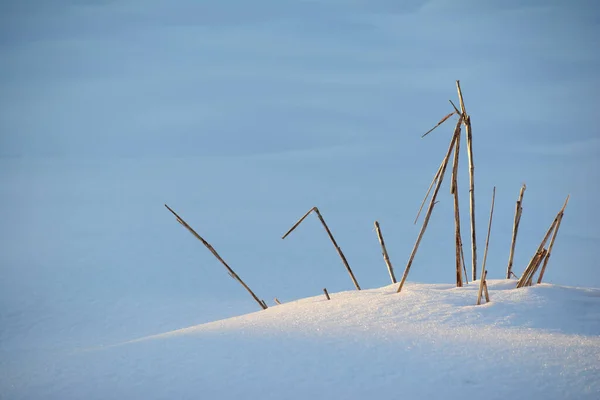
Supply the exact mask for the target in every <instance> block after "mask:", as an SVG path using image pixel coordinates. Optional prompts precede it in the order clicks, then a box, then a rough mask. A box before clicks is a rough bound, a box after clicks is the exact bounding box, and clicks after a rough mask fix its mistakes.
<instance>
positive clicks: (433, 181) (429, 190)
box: [414, 161, 444, 225]
mask: <svg viewBox="0 0 600 400" xmlns="http://www.w3.org/2000/svg"><path fill="white" fill-rule="evenodd" d="M443 163H444V162H443V161H442V164H443ZM442 164H440V166H439V167H438V170H437V172H436V173H435V176H434V177H433V180H432V181H431V183H430V184H429V189H427V193H425V197H424V198H423V201H422V202H421V207H419V212H418V213H417V217H416V218H415V222H414V224H415V225H416V223H417V221H418V220H419V216H420V215H421V211H423V206H424V205H425V202H426V201H427V198H428V197H429V193H430V192H431V188H432V187H433V185H435V183H436V182H437V180H438V178H439V177H440V171H441V170H442Z"/></svg>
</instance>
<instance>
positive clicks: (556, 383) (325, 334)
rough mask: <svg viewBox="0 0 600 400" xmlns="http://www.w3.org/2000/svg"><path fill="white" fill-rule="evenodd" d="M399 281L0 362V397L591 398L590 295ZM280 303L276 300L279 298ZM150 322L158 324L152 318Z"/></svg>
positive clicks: (595, 364)
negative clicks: (481, 296) (483, 296)
mask: <svg viewBox="0 0 600 400" xmlns="http://www.w3.org/2000/svg"><path fill="white" fill-rule="evenodd" d="M488 284H489V289H490V297H491V302H490V303H488V304H484V305H481V306H476V305H475V302H476V295H477V289H478V285H477V283H471V284H469V285H468V286H467V287H464V288H455V287H453V286H452V285H446V284H420V283H407V284H406V285H405V287H404V289H403V292H402V293H400V294H396V293H395V289H396V287H397V286H396V285H390V286H386V287H383V288H380V289H371V290H363V291H360V292H359V291H348V292H342V293H333V294H331V301H327V300H326V299H325V296H324V295H319V296H315V297H311V298H306V299H301V300H297V301H290V302H287V303H284V304H282V305H277V306H271V307H270V308H269V309H268V310H265V311H258V312H255V313H251V314H247V315H242V316H239V317H235V318H230V319H226V320H221V321H216V322H212V323H207V324H202V325H197V326H193V327H190V328H185V329H181V330H176V331H172V332H168V333H164V334H160V335H155V336H149V337H143V338H138V339H135V340H132V341H129V342H126V343H119V344H104V345H102V346H98V347H95V348H82V349H72V351H70V352H58V351H57V352H56V353H55V354H46V355H44V356H43V357H42V356H41V355H36V354H29V355H22V356H20V357H18V358H17V359H18V360H19V361H18V362H16V361H14V362H10V361H7V360H4V361H2V362H0V368H1V370H0V398H3V399H4V398H6V399H240V398H245V399H367V398H374V397H382V398H389V399H395V398H402V399H416V398H420V399H464V398H486V399H512V400H514V399H545V400H551V399H598V398H600V290H599V289H586V288H573V287H564V286H556V285H550V284H542V285H537V286H533V287H530V288H523V289H515V288H514V287H515V281H508V280H490V281H488ZM281 300H283V299H281ZM157 318H159V316H158V315H157Z"/></svg>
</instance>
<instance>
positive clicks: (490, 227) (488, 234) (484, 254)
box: [481, 186, 496, 271]
mask: <svg viewBox="0 0 600 400" xmlns="http://www.w3.org/2000/svg"><path fill="white" fill-rule="evenodd" d="M495 199H496V186H494V190H493V191H492V208H491V209H490V222H489V223H488V231H487V238H486V239H485V250H484V251H483V264H481V270H482V271H483V270H485V264H486V260H487V252H488V247H489V245H490V233H491V232H492V217H493V216H494V200H495Z"/></svg>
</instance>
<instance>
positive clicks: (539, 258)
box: [165, 81, 569, 309]
mask: <svg viewBox="0 0 600 400" xmlns="http://www.w3.org/2000/svg"><path fill="white" fill-rule="evenodd" d="M456 89H457V91H458V99H459V104H460V110H459V109H458V108H457V107H456V106H455V105H454V103H452V101H450V104H452V107H453V108H454V111H453V112H451V113H450V114H448V115H446V116H445V117H444V118H442V119H441V120H440V121H439V122H438V123H437V124H436V125H435V126H434V127H433V128H431V129H430V130H429V131H427V132H426V133H425V134H424V135H423V136H422V137H425V136H427V135H428V134H429V133H431V132H432V131H433V130H435V129H436V128H437V127H439V126H440V125H442V124H443V123H444V122H445V121H447V120H448V119H449V118H450V117H452V116H453V115H457V116H458V121H457V123H456V126H455V128H454V133H453V135H452V138H451V140H450V145H449V147H448V151H447V152H446V155H445V156H444V158H443V160H442V162H441V164H440V166H439V168H438V170H437V172H436V174H435V176H434V177H433V180H432V182H431V184H430V185H429V189H428V190H427V193H426V195H425V198H424V199H423V202H422V203H421V207H420V208H419V211H418V213H417V217H416V219H415V223H416V222H417V221H418V219H419V216H420V214H421V211H422V210H423V206H424V205H425V202H426V201H427V199H428V198H429V194H430V193H431V189H432V188H433V187H434V186H435V189H434V190H433V194H432V196H431V200H430V201H429V206H428V208H427V211H426V213H425V217H424V220H423V225H422V227H421V230H420V231H419V235H418V237H417V240H416V242H415V244H414V246H413V249H412V251H411V254H410V257H409V259H408V263H407V264H406V267H405V269H404V273H403V274H402V279H401V280H400V284H399V286H398V289H397V293H400V292H401V290H402V287H403V286H404V283H405V282H406V279H407V277H408V273H409V271H410V268H411V266H412V264H413V261H414V258H415V255H416V253H417V250H418V248H419V244H420V243H421V240H422V239H423V235H424V234H425V230H426V229H427V225H428V223H429V220H430V218H431V214H432V212H433V208H434V207H435V205H436V203H437V201H436V199H437V196H438V193H439V191H440V188H441V186H442V181H443V179H444V175H445V173H446V169H447V167H448V164H449V162H450V158H451V157H452V175H451V178H450V179H451V182H450V194H452V195H453V200H454V223H455V247H456V251H455V268H456V286H457V287H462V285H463V280H464V281H465V283H468V281H469V279H468V277H467V270H466V266H465V257H464V252H463V243H462V234H461V226H460V211H459V209H460V208H459V201H458V200H459V198H458V162H459V155H460V141H461V128H462V126H464V127H465V136H466V146H467V154H468V161H469V211H470V225H471V280H472V281H476V280H477V240H476V232H475V176H474V173H475V166H474V162H473V136H472V129H471V117H470V116H469V114H467V111H466V109H465V103H464V100H463V95H462V91H461V88H460V82H459V81H456ZM525 189H526V186H525V185H523V186H522V187H521V190H520V192H519V198H518V200H517V206H516V211H515V219H514V226H513V233H512V241H511V247H510V254H509V261H508V267H507V271H506V278H507V279H510V278H511V275H512V276H515V277H516V275H515V274H514V273H513V272H512V266H513V259H514V250H515V244H516V240H517V233H518V229H519V222H520V221H521V215H522V212H523V207H522V203H523V195H524V193H525ZM495 197H496V188H495V187H494V190H493V194H492V206H491V210H490V219H489V224H488V231H487V238H486V243H485V251H484V256H483V264H482V267H481V279H480V282H479V290H478V293H477V305H479V304H481V298H482V295H485V299H486V301H487V302H489V301H490V297H489V293H488V288H487V282H486V278H487V270H486V269H485V265H486V260H487V252H488V246H489V241H490V233H491V228H492V218H493V214H494V201H495ZM568 201H569V197H567V200H566V201H565V204H564V205H563V207H562V209H561V210H560V211H559V212H558V214H557V215H556V218H554V221H553V222H552V224H551V226H550V228H549V229H548V231H547V232H546V235H545V236H544V239H543V240H542V242H541V244H540V245H539V247H538V249H537V251H536V253H535V254H534V256H533V258H532V259H531V261H530V262H529V264H528V265H527V267H526V268H525V271H524V272H523V274H522V275H521V277H520V278H518V280H517V288H520V287H524V286H531V284H532V282H533V277H534V275H535V274H536V273H537V271H538V269H539V267H540V266H542V268H541V271H540V273H539V277H538V279H537V283H541V282H542V278H543V276H544V272H545V271H546V267H547V265H548V261H549V259H550V255H551V252H552V247H553V246H554V242H555V240H556V236H557V234H558V229H559V227H560V224H561V221H562V218H563V215H564V211H565V208H566V206H567V203H568ZM165 207H167V209H169V211H170V212H171V213H173V215H175V217H176V218H177V221H178V222H179V223H180V224H181V225H183V226H184V227H185V228H186V229H187V230H188V231H190V233H192V235H194V236H195V237H196V238H197V239H198V240H200V241H201V242H202V243H203V244H204V246H206V247H207V248H208V249H209V250H210V252H211V253H212V254H213V255H214V256H215V257H216V258H217V259H218V260H219V261H220V262H221V263H222V264H223V265H224V266H225V268H226V269H227V272H228V273H229V275H230V276H231V277H232V278H233V279H235V280H236V281H238V282H239V283H240V284H241V285H242V286H243V287H244V289H246V290H247V291H248V293H250V295H251V296H252V298H253V299H254V300H255V301H256V302H257V303H258V304H259V305H260V307H261V308H262V309H267V304H266V302H265V301H264V300H261V299H259V298H258V297H257V296H256V295H255V294H254V292H253V291H252V290H251V289H250V288H249V287H248V285H246V283H244V281H242V279H241V278H240V277H239V276H238V275H237V274H236V273H235V272H234V271H233V270H232V269H231V267H229V265H227V263H226V262H225V261H224V260H223V259H222V258H221V256H219V254H218V253H217V252H216V250H215V249H214V248H213V247H212V246H211V245H210V244H209V243H208V242H207V241H206V240H204V239H203V238H202V237H201V236H200V235H198V233H196V231H194V229H192V228H191V227H190V226H189V225H188V224H187V223H186V222H185V221H184V220H183V219H182V218H181V217H180V216H179V215H177V213H176V212H175V211H173V210H172V209H171V208H170V207H169V206H167V205H166V204H165ZM313 212H314V213H315V214H316V215H317V217H318V218H319V220H320V221H321V224H322V225H323V227H324V228H325V231H326V232H327V235H328V236H329V239H330V240H331V242H332V243H333V246H334V247H335V249H336V251H337V253H338V255H339V256H340V258H341V260H342V263H343V264H344V267H345V268H346V270H347V272H348V274H349V275H350V279H351V280H352V283H353V284H354V286H355V288H356V290H360V286H359V284H358V281H357V280H356V277H355V276H354V273H353V272H352V269H351V268H350V265H349V264H348V261H347V260H346V256H345V255H344V253H343V252H342V249H341V248H340V247H339V246H338V244H337V242H336V240H335V238H334V237H333V234H332V233H331V230H330V229H329V227H328V226H327V224H326V223H325V219H324V218H323V215H322V214H321V212H320V211H319V209H318V208H317V207H313V208H311V209H310V210H308V212H307V213H306V214H304V215H303V216H302V218H300V219H299V220H298V221H297V222H296V223H295V224H294V225H293V226H292V227H291V228H290V230H289V231H287V232H286V233H285V235H283V237H282V239H285V238H286V237H287V236H288V235H289V234H290V233H291V232H292V231H294V229H296V228H297V227H298V225H300V223H302V221H304V220H305V219H306V217H308V215H309V214H310V213H313ZM375 230H376V231H377V237H378V239H379V243H380V245H381V250H382V254H383V259H384V261H385V264H386V266H387V270H388V273H389V275H390V279H391V280H392V283H397V282H396V276H395V275H394V269H393V267H392V263H391V261H390V258H389V255H388V252H387V249H386V246H385V241H384V239H383V234H382V233H381V227H380V225H379V222H377V221H375ZM551 235H552V238H551V239H550V244H549V246H548V248H545V245H546V242H547V241H548V239H549V238H550V236H551ZM323 292H324V293H325V296H326V298H327V300H330V295H329V293H328V292H327V289H326V288H324V289H323ZM275 303H277V304H281V302H280V301H279V300H278V299H277V298H275Z"/></svg>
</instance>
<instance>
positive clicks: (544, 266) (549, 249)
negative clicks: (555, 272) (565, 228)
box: [537, 195, 570, 284]
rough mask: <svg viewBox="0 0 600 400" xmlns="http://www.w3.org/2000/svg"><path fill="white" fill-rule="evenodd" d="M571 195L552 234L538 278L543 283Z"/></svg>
mask: <svg viewBox="0 0 600 400" xmlns="http://www.w3.org/2000/svg"><path fill="white" fill-rule="evenodd" d="M569 197H570V195H569V196H567V200H565V204H564V206H563V208H562V210H560V212H559V214H560V217H559V218H558V222H557V223H556V228H554V233H553V234H552V239H550V245H549V246H548V254H546V258H544V265H543V266H542V270H541V271H540V276H539V278H538V280H537V283H538V284H539V283H542V279H543V278H544V272H546V266H547V265H548V260H549V259H550V255H551V254H552V248H553V247H554V241H555V240H556V236H557V235H558V229H559V228H560V223H561V222H562V219H563V216H564V215H565V209H566V208H567V203H568V202H569Z"/></svg>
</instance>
